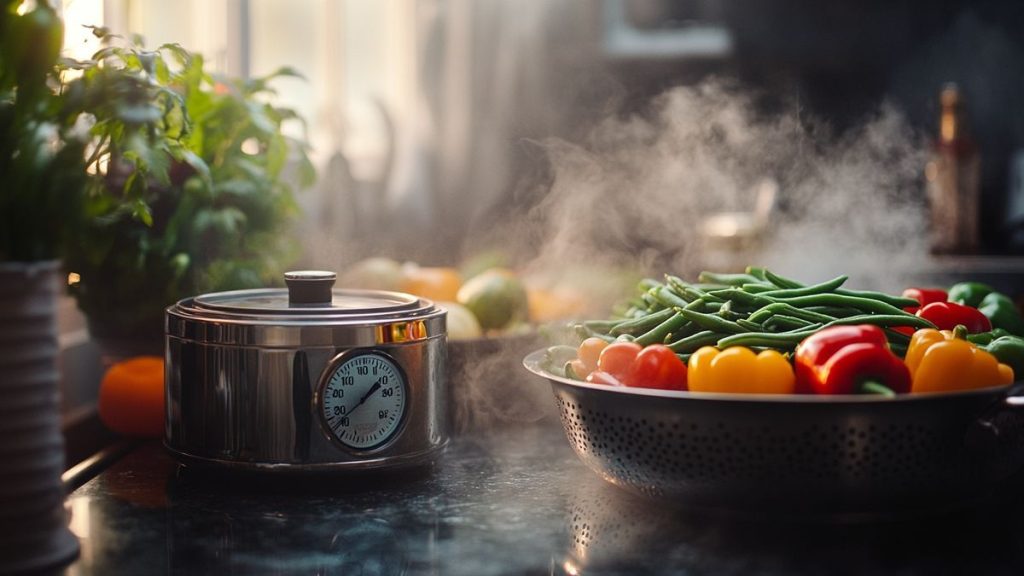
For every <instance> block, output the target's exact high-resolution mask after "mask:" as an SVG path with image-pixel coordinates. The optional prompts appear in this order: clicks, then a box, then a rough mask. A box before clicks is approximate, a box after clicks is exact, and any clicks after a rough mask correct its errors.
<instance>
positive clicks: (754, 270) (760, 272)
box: [744, 266, 767, 282]
mask: <svg viewBox="0 0 1024 576" xmlns="http://www.w3.org/2000/svg"><path fill="white" fill-rule="evenodd" d="M744 272H746V273H747V274H750V275H751V276H753V277H754V278H757V279H758V280H759V281H762V282H763V281H765V280H767V278H765V276H764V273H765V269H764V268H761V267H758V266H747V269H746V270H744Z"/></svg>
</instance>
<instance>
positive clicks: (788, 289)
mask: <svg viewBox="0 0 1024 576" xmlns="http://www.w3.org/2000/svg"><path fill="white" fill-rule="evenodd" d="M846 280H847V277H846V276H840V277H838V278H834V279H832V280H829V281H826V282H821V283H819V284H813V285H804V284H803V283H800V282H798V281H796V280H793V279H790V278H785V277H783V276H780V275H778V274H775V273H773V272H772V271H770V270H767V269H764V268H755V267H749V268H747V270H746V271H745V272H744V273H742V274H719V273H713V272H702V273H701V274H700V275H699V277H698V279H697V282H695V283H690V282H686V281H684V280H682V279H680V278H678V277H676V276H672V275H666V276H665V279H664V281H658V280H654V279H644V280H643V281H641V282H640V284H639V285H638V288H637V294H636V296H635V297H634V298H632V299H631V300H629V301H628V302H625V303H623V304H622V305H621V306H619V307H618V308H617V309H616V311H615V313H614V315H613V317H612V318H610V319H608V320H591V321H585V322H581V323H579V324H576V325H575V330H576V333H577V334H578V335H579V337H580V339H581V343H580V344H579V346H578V347H571V346H556V347H552V348H550V349H549V350H548V353H547V357H546V360H547V369H548V370H549V371H551V372H553V373H556V374H560V375H564V376H565V377H568V378H572V379H577V380H585V381H587V382H592V383H600V384H606V385H612V386H634V387H644V388H658V389H666V390H690V391H696V392H734V393H735V392H738V393H780V394H789V393H803V394H884V395H895V394H900V393H909V392H938V391H948V390H957V389H971V388H988V387H993V386H1001V385H1006V384H1009V383H1011V382H1013V381H1014V372H1015V371H1016V372H1017V373H1018V374H1024V339H1022V338H1021V336H1024V320H1022V319H1021V316H1020V314H1019V313H1018V311H1017V309H1016V306H1015V305H1014V303H1013V301H1012V300H1010V298H1008V297H1007V296H1005V295H1003V294H999V293H998V292H996V291H995V290H993V289H992V288H991V287H989V286H987V285H984V284H980V283H976V282H965V283H961V284H957V285H955V286H953V287H951V288H950V289H949V291H948V292H947V291H945V290H939V289H925V288H908V289H907V290H905V291H904V292H903V294H902V295H900V296H895V295H891V294H886V293H883V292H873V291H865V290H851V289H848V288H845V287H844V284H845V283H846Z"/></svg>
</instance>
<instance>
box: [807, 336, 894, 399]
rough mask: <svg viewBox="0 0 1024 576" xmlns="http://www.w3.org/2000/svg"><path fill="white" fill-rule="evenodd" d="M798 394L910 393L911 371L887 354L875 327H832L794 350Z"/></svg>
mask: <svg viewBox="0 0 1024 576" xmlns="http://www.w3.org/2000/svg"><path fill="white" fill-rule="evenodd" d="M794 368H795V369H796V386H797V391H798V392H803V393H814V394H857V393H876V394H877V393H882V394H887V395H891V394H892V393H903V392H909V391H910V370H908V369H907V365H906V364H904V363H903V361H902V360H900V358H899V357H898V356H896V355H895V354H893V353H892V351H891V350H889V342H888V340H886V337H885V332H884V331H883V330H882V329H881V328H879V327H878V326H871V325H867V324H864V325H857V326H832V327H830V328H825V329H824V330H820V331H818V332H816V333H814V334H812V335H810V336H808V337H807V338H805V339H804V341H803V342H801V343H800V345H799V346H797V349H796V355H795V358H794Z"/></svg>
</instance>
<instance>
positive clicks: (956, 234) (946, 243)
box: [925, 84, 981, 254]
mask: <svg viewBox="0 0 1024 576" xmlns="http://www.w3.org/2000/svg"><path fill="white" fill-rule="evenodd" d="M940 102H941V105H942V112H941V115H940V117H939V134H938V138H937V139H936V140H935V142H934V144H933V146H932V149H931V153H930V156H931V157H930V159H929V161H928V164H927V166H926V167H925V178H926V181H927V182H926V184H927V190H928V200H929V204H930V207H931V247H932V252H934V253H936V254H963V253H971V252H977V251H978V249H979V248H980V244H981V242H980V232H979V203H980V196H981V193H980V188H979V186H980V169H981V159H980V157H979V155H978V149H977V146H976V145H975V143H974V140H973V139H972V138H971V135H970V132H969V130H968V126H967V118H966V116H967V115H966V112H965V105H964V97H963V94H961V93H960V90H959V89H958V88H957V86H956V85H955V84H947V85H946V86H945V87H944V88H943V89H942V93H941V95H940Z"/></svg>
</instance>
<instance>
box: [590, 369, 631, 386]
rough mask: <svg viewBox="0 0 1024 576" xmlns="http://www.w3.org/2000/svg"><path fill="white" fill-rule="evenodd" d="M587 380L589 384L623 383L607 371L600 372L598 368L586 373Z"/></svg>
mask: <svg viewBox="0 0 1024 576" xmlns="http://www.w3.org/2000/svg"><path fill="white" fill-rule="evenodd" d="M587 382H590V383H591V384H607V385H608V386H622V385H623V384H622V382H620V381H619V379H618V378H616V377H615V376H612V375H611V374H609V373H607V372H601V371H600V370H595V371H593V372H591V373H590V374H587Z"/></svg>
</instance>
